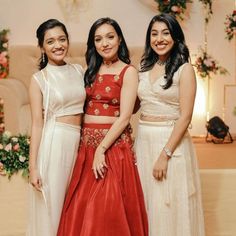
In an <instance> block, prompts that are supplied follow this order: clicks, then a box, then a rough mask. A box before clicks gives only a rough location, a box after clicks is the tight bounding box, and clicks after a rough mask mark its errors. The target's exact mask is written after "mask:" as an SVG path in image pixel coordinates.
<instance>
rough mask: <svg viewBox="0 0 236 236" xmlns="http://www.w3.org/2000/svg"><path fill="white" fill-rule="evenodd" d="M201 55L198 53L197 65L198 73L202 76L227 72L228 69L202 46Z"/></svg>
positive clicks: (206, 76)
mask: <svg viewBox="0 0 236 236" xmlns="http://www.w3.org/2000/svg"><path fill="white" fill-rule="evenodd" d="M200 51H201V52H200V55H198V57H197V59H196V61H195V64H194V65H195V66H196V69H197V73H198V74H199V75H200V76H201V77H202V78H211V77H212V75H213V74H217V73H219V74H227V73H228V71H227V70H226V69H225V68H224V67H222V66H220V65H219V63H218V62H217V61H216V60H215V59H214V58H213V57H211V56H210V55H209V54H208V53H207V52H206V51H204V50H203V49H202V48H200Z"/></svg>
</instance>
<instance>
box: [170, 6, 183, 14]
mask: <svg viewBox="0 0 236 236" xmlns="http://www.w3.org/2000/svg"><path fill="white" fill-rule="evenodd" d="M171 11H173V12H176V13H180V12H181V8H180V7H178V6H176V5H174V6H172V7H171Z"/></svg>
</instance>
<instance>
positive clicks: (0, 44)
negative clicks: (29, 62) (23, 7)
mask: <svg viewBox="0 0 236 236" xmlns="http://www.w3.org/2000/svg"><path fill="white" fill-rule="evenodd" d="M8 32H9V30H7V29H4V30H1V31H0V79H2V78H6V77H7V75H8V72H9V56H8V38H7V34H8Z"/></svg>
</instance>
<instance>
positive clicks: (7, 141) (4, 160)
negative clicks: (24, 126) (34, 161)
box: [0, 131, 30, 179]
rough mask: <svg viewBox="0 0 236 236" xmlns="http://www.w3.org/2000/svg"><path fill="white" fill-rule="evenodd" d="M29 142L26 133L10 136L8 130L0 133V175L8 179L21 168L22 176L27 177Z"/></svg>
mask: <svg viewBox="0 0 236 236" xmlns="http://www.w3.org/2000/svg"><path fill="white" fill-rule="evenodd" d="M29 144H30V139H29V137H28V136H27V135H18V136H12V135H11V133H10V132H9V131H5V132H3V134H1V135H0V175H6V176H8V178H9V179H10V178H11V176H12V175H13V174H14V173H17V172H18V171H19V170H22V176H23V177H28V174H29V171H28V162H29Z"/></svg>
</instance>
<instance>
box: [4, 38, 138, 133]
mask: <svg viewBox="0 0 236 236" xmlns="http://www.w3.org/2000/svg"><path fill="white" fill-rule="evenodd" d="M85 50H86V44H85V43H71V45H70V50H69V52H68V57H67V61H68V62H71V63H79V64H81V65H82V66H85V58H84V55H85ZM142 51H143V49H142V48H141V47H130V57H131V61H132V64H134V65H135V66H137V65H138V63H139V61H140V58H141V55H142ZM9 57H10V65H9V68H10V72H9V76H8V78H7V79H2V80H0V98H3V100H4V122H5V130H8V131H10V132H11V133H12V134H19V133H21V134H29V133H30V127H31V115H30V105H29V97H28V88H29V83H30V79H31V76H32V74H33V73H34V72H36V71H37V70H38V69H37V64H38V59H39V57H40V50H39V48H38V47H37V46H33V45H12V46H10V47H9ZM135 120H136V117H134V118H132V123H135V122H136V121H135Z"/></svg>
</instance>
